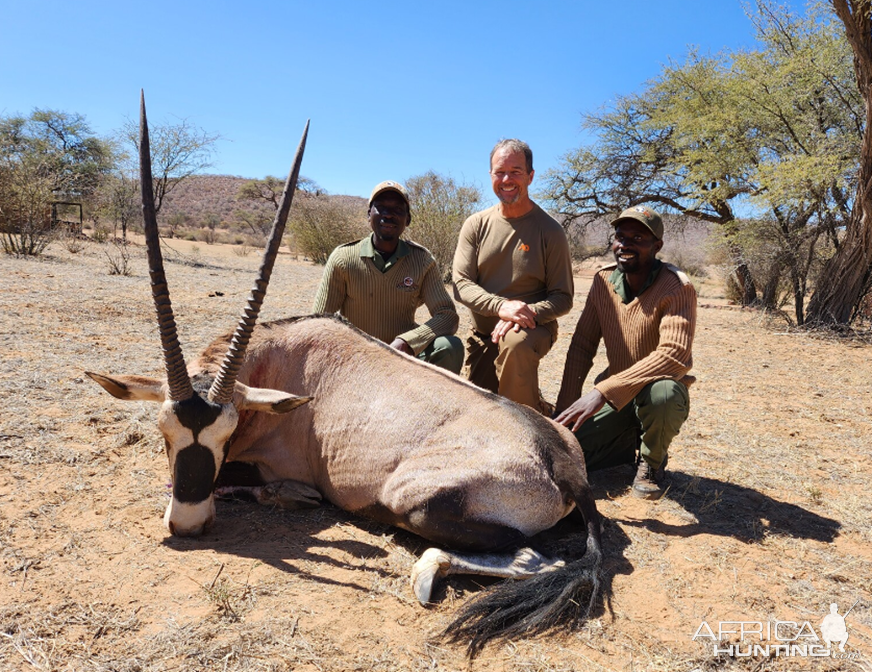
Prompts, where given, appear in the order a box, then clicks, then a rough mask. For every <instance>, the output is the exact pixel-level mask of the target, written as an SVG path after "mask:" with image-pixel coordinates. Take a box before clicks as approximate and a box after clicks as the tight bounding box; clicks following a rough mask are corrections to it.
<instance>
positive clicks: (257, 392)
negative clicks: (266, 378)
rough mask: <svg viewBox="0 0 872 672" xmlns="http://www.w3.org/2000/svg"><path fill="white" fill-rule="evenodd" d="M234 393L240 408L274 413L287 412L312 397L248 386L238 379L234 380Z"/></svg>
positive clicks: (305, 402) (307, 401)
mask: <svg viewBox="0 0 872 672" xmlns="http://www.w3.org/2000/svg"><path fill="white" fill-rule="evenodd" d="M236 394H237V395H239V396H238V397H237V399H238V400H239V404H238V406H239V409H240V410H246V411H261V412H262V413H274V414H276V415H280V414H282V413H289V412H291V411H293V410H294V409H295V408H297V407H298V406H302V405H303V404H307V403H309V402H310V401H312V399H313V397H298V396H297V395H296V394H290V393H289V392H280V391H279V390H269V389H266V388H263V387H248V386H247V385H243V384H242V383H240V382H238V381H237V382H236Z"/></svg>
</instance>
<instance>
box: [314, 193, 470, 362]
mask: <svg viewBox="0 0 872 672" xmlns="http://www.w3.org/2000/svg"><path fill="white" fill-rule="evenodd" d="M368 215H369V222H370V226H371V228H372V234H371V235H369V236H367V237H366V238H364V239H362V240H358V241H355V242H353V243H347V244H345V245H340V246H339V247H337V248H336V249H335V250H333V252H332V253H331V254H330V258H329V259H328V260H327V265H326V266H325V267H324V275H323V276H322V278H321V286H320V287H319V288H318V293H317V295H316V297H315V303H314V305H313V307H312V311H313V312H315V313H336V312H339V313H341V314H342V316H343V317H345V319H347V320H348V321H349V322H351V323H352V324H353V325H354V326H356V327H357V328H358V329H360V330H361V331H364V332H366V333H367V334H369V335H370V336H374V337H375V338H377V339H379V340H381V341H384V342H385V343H389V344H390V346H391V347H392V348H395V349H397V350H399V351H400V352H404V353H406V354H407V355H410V356H412V357H417V358H418V359H422V360H424V361H426V362H430V363H431V364H434V365H435V366H440V367H442V368H444V369H447V370H449V371H451V372H453V373H459V372H460V369H461V367H462V366H463V343H462V342H461V341H460V339H459V338H457V337H456V336H453V335H452V334H454V332H455V331H457V323H458V321H459V318H458V317H457V310H456V309H455V308H454V302H453V301H452V300H451V297H450V296H448V292H446V291H445V286H444V285H443V284H442V279H441V274H440V273H439V268H438V266H437V264H436V260H435V259H434V258H433V255H431V254H430V253H429V252H428V251H427V250H426V249H425V248H423V247H421V246H420V245H418V244H416V243H413V242H411V241H407V240H403V239H402V238H401V236H402V235H403V232H404V231H405V229H406V227H407V226H408V225H409V222H410V220H411V211H410V206H409V198H408V196H407V194H406V190H405V188H404V187H403V186H402V185H401V184H399V183H398V182H390V181H388V182H381V183H379V184H378V185H376V187H375V189H373V192H372V195H371V196H370V199H369V210H368ZM422 304H426V305H427V308H428V309H429V310H430V315H431V317H430V319H429V320H427V321H426V322H425V323H424V324H417V323H416V322H415V311H416V310H417V309H418V306H420V305H422Z"/></svg>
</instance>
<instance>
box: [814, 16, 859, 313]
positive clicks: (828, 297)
mask: <svg viewBox="0 0 872 672" xmlns="http://www.w3.org/2000/svg"><path fill="white" fill-rule="evenodd" d="M831 2H832V7H833V10H834V11H835V13H836V16H837V17H838V18H839V20H840V21H841V23H842V25H843V26H844V29H845V34H846V36H847V41H848V44H850V47H851V51H852V52H853V55H854V60H853V64H854V76H855V79H856V85H857V89H858V90H859V92H860V95H861V96H862V98H863V102H864V104H865V114H864V115H863V117H862V120H861V121H860V122H859V123H858V125H861V126H862V129H863V130H862V144H861V146H860V165H859V170H858V172H857V175H856V180H857V186H856V194H855V196H854V201H853V207H852V209H851V215H850V218H849V221H848V224H847V227H846V230H845V235H844V238H843V239H842V241H841V243H840V244H839V245H838V249H837V251H836V253H835V255H833V257H832V258H831V259H830V260H829V261H828V262H827V265H826V266H825V268H824V270H823V272H822V273H821V275H820V279H819V282H818V285H817V289H816V290H815V293H814V295H813V296H812V298H811V301H810V302H809V307H808V313H809V321H810V322H813V323H816V324H846V323H849V322H850V321H851V320H852V319H853V317H854V316H855V315H856V312H857V308H858V306H859V305H860V303H861V301H862V299H863V297H864V295H865V294H866V293H867V292H868V291H869V290H870V284H872V123H870V122H872V18H870V2H869V0H831Z"/></svg>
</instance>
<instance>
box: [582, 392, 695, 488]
mask: <svg viewBox="0 0 872 672" xmlns="http://www.w3.org/2000/svg"><path fill="white" fill-rule="evenodd" d="M689 412H690V397H689V396H688V394H687V387H685V385H684V384H683V383H679V382H678V381H675V380H657V381H655V382H653V383H651V384H649V385H646V386H645V387H644V388H642V391H641V392H640V393H639V394H638V396H637V397H636V398H635V399H633V401H632V402H630V403H629V404H627V405H626V406H624V408H623V409H621V410H620V411H616V410H615V409H614V408H612V407H611V406H609V405H608V404H606V405H605V406H603V407H602V409H600V411H599V412H598V413H597V414H596V415H594V416H593V417H592V418H590V419H589V420H588V421H587V422H585V423H584V424H583V425H582V426H581V427H580V428H579V430H578V431H577V432H575V437H576V438H577V439H578V442H579V443H580V444H581V449H582V450H583V451H584V460H585V463H586V464H587V470H588V471H594V470H595V469H605V468H606V467H614V466H617V465H619V464H632V463H633V462H634V461H635V459H636V447H637V446H639V452H640V454H641V455H642V459H644V460H645V461H646V462H647V463H648V464H650V465H651V466H652V467H654V468H655V469H657V468H658V467H660V465H661V464H663V462H664V461H665V460H666V456H667V451H668V450H669V444H670V443H672V439H674V438H675V437H676V436H677V435H678V431H679V430H680V429H681V425H683V424H684V421H685V420H687V415H688V413H689ZM640 437H641V445H639V439H640Z"/></svg>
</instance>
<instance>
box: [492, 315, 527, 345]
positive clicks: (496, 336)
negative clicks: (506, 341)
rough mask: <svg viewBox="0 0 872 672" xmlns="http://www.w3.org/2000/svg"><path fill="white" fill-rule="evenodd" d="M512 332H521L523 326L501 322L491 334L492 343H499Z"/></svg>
mask: <svg viewBox="0 0 872 672" xmlns="http://www.w3.org/2000/svg"><path fill="white" fill-rule="evenodd" d="M510 331H521V325H519V324H518V323H517V322H509V321H508V320H500V321H499V322H497V326H495V327H494V330H493V331H492V332H491V341H493V342H494V343H499V342H500V339H501V338H505V336H506V334H508V333H509V332H510Z"/></svg>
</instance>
